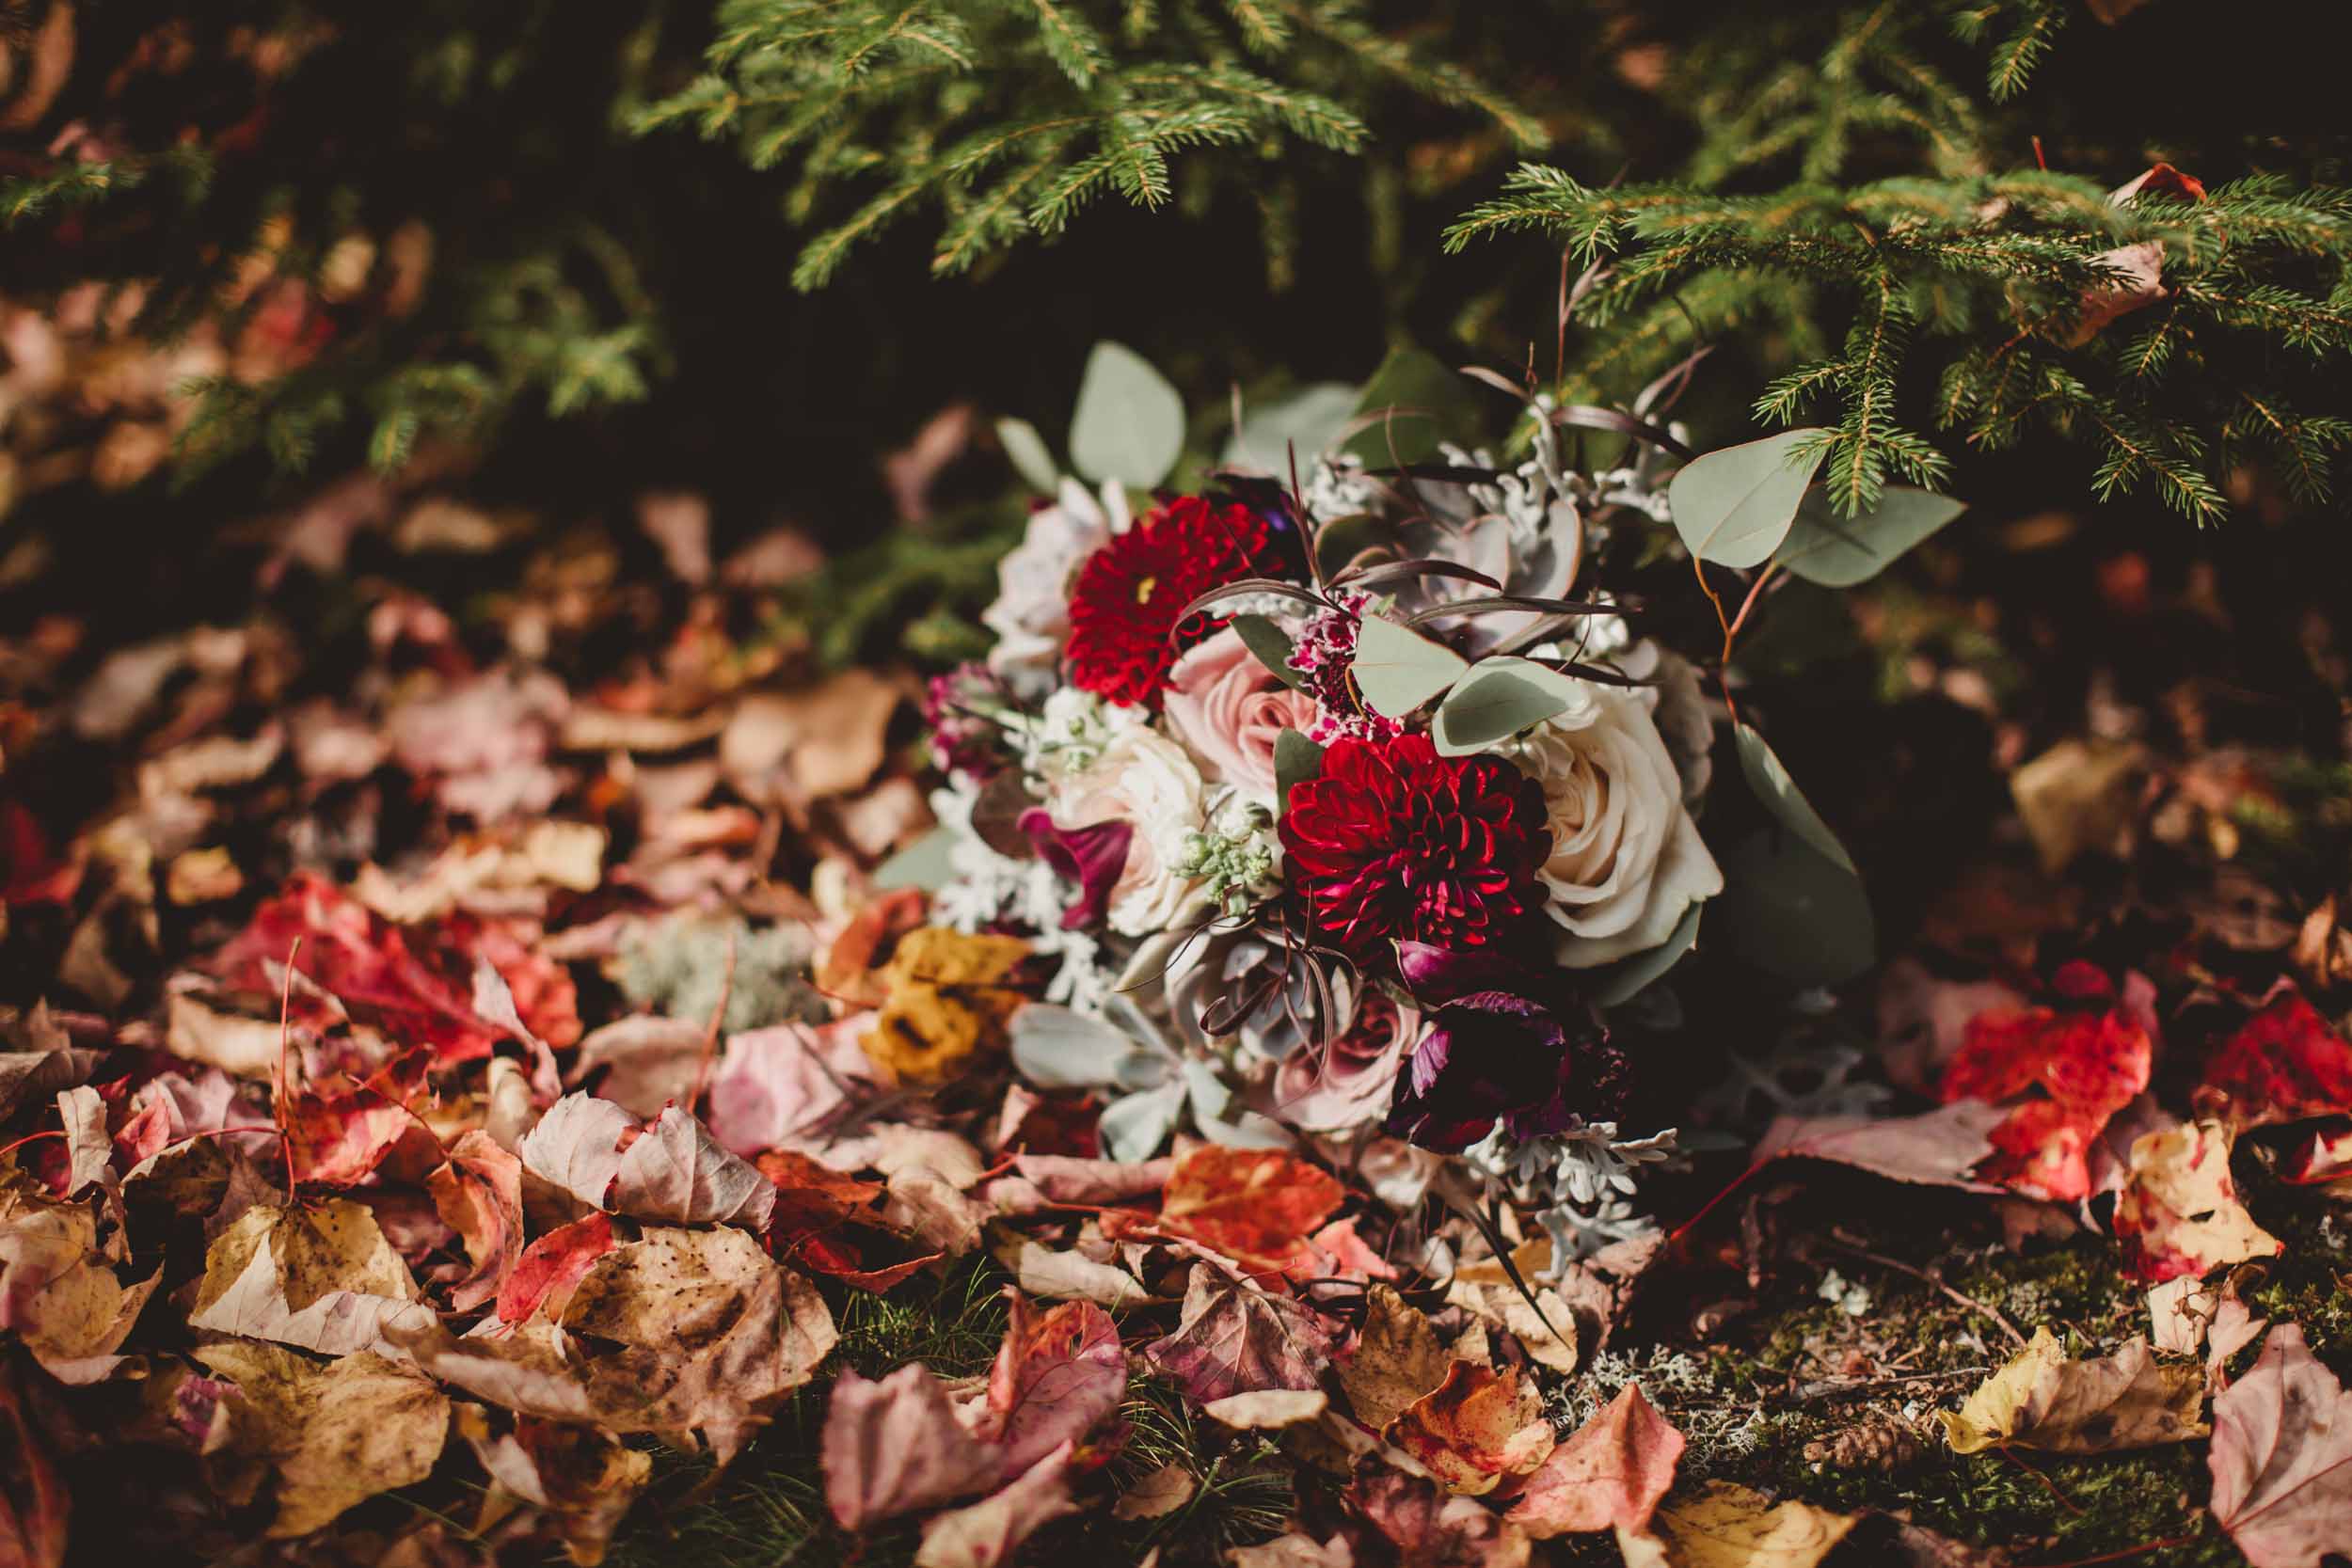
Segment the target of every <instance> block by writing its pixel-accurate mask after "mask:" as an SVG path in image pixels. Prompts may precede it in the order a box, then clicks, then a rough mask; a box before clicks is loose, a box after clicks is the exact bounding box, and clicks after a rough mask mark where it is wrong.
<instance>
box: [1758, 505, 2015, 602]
mask: <svg viewBox="0 0 2352 1568" xmlns="http://www.w3.org/2000/svg"><path fill="white" fill-rule="evenodd" d="M1967 510H1968V503H1967V502H1965V501H1957V500H1954V499H1952V498H1951V497H1949V496H1939V495H1937V494H1936V493H1935V492H1934V491H1932V490H1915V489H1913V488H1912V487H1910V486H1909V485H1904V484H1890V485H1888V486H1887V487H1886V493H1885V494H1884V495H1883V496H1882V497H1881V498H1880V499H1879V503H1878V505H1877V506H1876V507H1874V508H1872V509H1871V510H1870V511H1868V512H1867V513H1865V514H1863V515H1861V516H1859V517H1840V516H1838V515H1836V513H1834V512H1832V511H1831V510H1830V506H1829V502H1828V501H1826V500H1824V499H1822V498H1821V496H1820V493H1819V492H1817V491H1807V492H1806V493H1805V498H1804V502H1803V503H1802V504H1800V505H1799V506H1798V508H1797V520H1796V523H1795V525H1794V526H1793V527H1791V528H1790V529H1789V531H1788V539H1787V541H1786V542H1784V543H1783V544H1782V545H1781V546H1780V552H1779V553H1778V554H1777V555H1775V556H1774V557H1773V558H1772V559H1773V560H1775V561H1777V562H1780V563H1781V564H1782V565H1783V566H1786V567H1788V570H1790V571H1791V572H1794V573H1795V574H1796V575H1797V576H1799V577H1801V578H1804V579H1805V581H1807V582H1818V583H1820V585H1821V586H1822V587H1824V588H1851V587H1852V586H1853V585H1854V584H1856V583H1858V582H1867V581H1869V580H1870V579H1871V578H1874V577H1876V576H1878V575H1879V574H1880V573H1881V572H1883V571H1884V570H1886V568H1887V567H1888V566H1890V565H1892V564H1893V563H1894V561H1895V558H1896V557H1897V556H1899V555H1900V554H1902V553H1903V552H1904V551H1905V550H1907V549H1909V548H1911V546H1914V545H1916V544H1917V543H1919V541H1920V540H1922V539H1925V538H1926V537H1928V535H1930V534H1931V533H1933V532H1934V531H1936V530H1937V529H1940V528H1942V527H1943V526H1944V525H1945V524H1946V523H1948V522H1950V521H1951V520H1952V519H1953V518H1954V517H1957V516H1959V515H1961V514H1962V513H1963V512H1965V511H1967Z"/></svg>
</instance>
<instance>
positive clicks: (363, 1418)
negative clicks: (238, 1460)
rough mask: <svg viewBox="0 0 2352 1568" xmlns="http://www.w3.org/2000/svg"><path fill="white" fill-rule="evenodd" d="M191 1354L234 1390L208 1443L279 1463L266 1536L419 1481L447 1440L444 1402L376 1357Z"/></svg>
mask: <svg viewBox="0 0 2352 1568" xmlns="http://www.w3.org/2000/svg"><path fill="white" fill-rule="evenodd" d="M196 1355H197V1358H198V1359H199V1360H200V1361H202V1362H203V1363H204V1365H205V1366H207V1367H209V1368H211V1369H212V1370H214V1371H215V1372H216V1373H218V1374H219V1375H220V1376H222V1377H225V1378H228V1379H229V1380H230V1381H231V1382H232V1383H234V1384H235V1385H236V1392H235V1394H234V1395H233V1396H231V1397H230V1400H229V1401H228V1402H227V1409H228V1423H227V1431H226V1435H225V1437H221V1438H218V1439H216V1441H218V1442H220V1443H222V1444H223V1445H224V1446H226V1447H228V1448H230V1449H231V1450H232V1451H235V1452H238V1453H243V1454H246V1455H248V1456H251V1457H255V1458H260V1459H265V1460H267V1461H269V1462H270V1463H271V1464H273V1465H275V1466H276V1467H277V1470H278V1516H277V1518H276V1519H275V1520H274V1521H272V1522H271V1524H270V1527H269V1530H268V1533H269V1534H270V1535H271V1536H273V1537H283V1536H292V1535H308V1534H309V1533H310V1531H312V1530H314V1529H317V1528H320V1527H322V1526H324V1525H326V1524H328V1523H331V1522H332V1521H333V1520H334V1518H335V1517H336V1516H337V1515H338V1514H340V1513H342V1512H343V1510H345V1509H347V1508H350V1507H351V1506H352V1505H353V1504H355V1503H358V1502H362V1501H364V1500H365V1499H367V1498H369V1497H374V1496H375V1495H376V1494H377V1493H379V1492H389V1491H390V1490H392V1489H393V1488H395V1487H400V1486H409V1485H413V1484H415V1483H416V1482H418V1481H422V1480H424V1478H425V1477H426V1476H428V1475H430V1474H432V1473H433V1466H434V1463H435V1462H436V1461H437V1460H438V1459H439V1458H440V1454H441V1447H442V1444H443V1443H444V1442H445V1441H446V1440H447V1438H448V1436H449V1424H450V1402H449V1400H448V1399H447V1398H446V1397H445V1396H444V1395H443V1394H442V1393H441V1391H440V1390H439V1389H437V1388H436V1387H435V1386H433V1384H432V1382H431V1380H430V1379H428V1378H425V1377H421V1376H420V1375H418V1374H417V1373H416V1372H415V1371H413V1370H410V1369H408V1368H405V1367H403V1366H400V1365H398V1364H397V1363H395V1362H391V1361H387V1360H386V1359H384V1358H383V1357H382V1356H380V1355H373V1354H367V1353H364V1352H363V1353H361V1354H357V1355H346V1356H344V1357H342V1359H341V1360H338V1361H332V1362H329V1363H328V1364H327V1365H326V1366H324V1367H321V1366H319V1365H317V1364H316V1363H314V1362H312V1361H311V1360H310V1358H308V1357H307V1356H303V1355H299V1354H295V1353H294V1352H293V1351H290V1350H285V1349H281V1348H280V1347H278V1346H276V1345H262V1344H252V1343H234V1342H230V1343H222V1344H215V1345H206V1346H202V1347H199V1349H198V1350H197V1352H196Z"/></svg>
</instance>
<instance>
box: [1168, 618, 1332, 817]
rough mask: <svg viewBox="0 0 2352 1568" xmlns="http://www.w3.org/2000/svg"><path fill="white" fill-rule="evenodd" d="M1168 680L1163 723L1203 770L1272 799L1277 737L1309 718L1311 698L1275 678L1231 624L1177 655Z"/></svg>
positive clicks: (1301, 726)
mask: <svg viewBox="0 0 2352 1568" xmlns="http://www.w3.org/2000/svg"><path fill="white" fill-rule="evenodd" d="M1164 711H1165V712H1166V714H1167V716H1168V728H1169V729H1171V730H1174V731H1175V732H1176V738H1177V739H1179V740H1181V741H1183V742H1184V745H1185V746H1186V747H1187V748H1188V749H1189V750H1190V751H1191V752H1192V754H1193V755H1194V756H1196V757H1198V758H1200V771H1201V772H1202V774H1203V775H1205V776H1206V777H1208V778H1210V779H1212V780H1217V781H1221V782H1223V783H1225V784H1232V785H1233V786H1234V787H1235V788H1236V789H1239V790H1242V791H1244V792H1245V793H1247V794H1249V795H1253V796H1257V797H1260V798H1262V799H1263V800H1269V801H1270V800H1273V799H1274V743H1275V741H1276V739H1277V738H1279V736H1280V735H1281V733H1282V732H1283V731H1284V730H1300V731H1304V730H1305V729H1306V728H1307V726H1309V725H1310V724H1311V723H1313V722H1314V718H1315V704H1314V699H1313V698H1311V697H1310V696H1308V695H1307V694H1306V693H1305V692H1303V691H1294V690H1292V689H1290V688H1289V687H1287V686H1284V685H1283V684H1282V683H1281V682H1280V681H1279V680H1276V679H1275V678H1274V673H1273V672H1272V671H1270V670H1268V669H1267V668H1266V667H1265V666H1264V665H1263V664H1261V663H1259V662H1258V656H1257V655H1255V654H1253V653H1251V652H1250V651H1249V648H1248V644H1246V643H1245V642H1243V641H1242V640H1241V634H1240V633H1239V632H1237V631H1234V630H1232V628H1231V627H1228V628H1227V629H1226V630H1224V631H1221V632H1218V633H1217V634H1216V636H1215V637H1212V638H1210V639H1209V640H1208V641H1206V642H1203V643H1201V644H1200V646H1199V647H1197V648H1195V649H1193V650H1192V651H1191V652H1190V653H1188V654H1186V655H1184V657H1182V658H1180V659H1178V660H1177V661H1176V666H1175V668H1174V669H1172V670H1170V671H1169V672H1168V695H1167V698H1166V706H1165V709H1164Z"/></svg>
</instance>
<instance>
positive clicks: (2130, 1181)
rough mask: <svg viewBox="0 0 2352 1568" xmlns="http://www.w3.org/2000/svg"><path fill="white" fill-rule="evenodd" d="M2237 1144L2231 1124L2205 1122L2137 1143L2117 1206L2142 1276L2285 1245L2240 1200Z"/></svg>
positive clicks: (2169, 1275) (2195, 1271) (2185, 1271)
mask: <svg viewBox="0 0 2352 1568" xmlns="http://www.w3.org/2000/svg"><path fill="white" fill-rule="evenodd" d="M2230 1142H2231V1139H2230V1129H2229V1128H2228V1127H2227V1126H2226V1125H2225V1124H2223V1123H2221V1122H2218V1121H2199V1122H2183V1123H2181V1124H2180V1125H2179V1126H2178V1127H2173V1128H2169V1129H2167V1130H2166V1131H2164V1132H2150V1133H2148V1134H2147V1135H2146V1136H2144V1137H2141V1138H2139V1139H2137V1140H2136V1141H2135V1142H2134V1143H2133V1144H2132V1168H2131V1174H2130V1176H2129V1177H2127V1178H2126V1179H2125V1180H2124V1183H2123V1192H2122V1196H2120V1197H2119V1198H2117V1199H2116V1204H2115V1234H2116V1236H2117V1238H2118V1239H2119V1240H2121V1241H2122V1243H2123V1248H2124V1254H2125V1258H2126V1260H2127V1261H2128V1263H2129V1265H2130V1267H2131V1270H2132V1272H2133V1273H2134V1274H2136V1275H2138V1276H2139V1277H2140V1278H2142V1279H2146V1280H2150V1281H2163V1280H2168V1279H2178V1278H2182V1277H2184V1276H2185V1275H2205V1274H2207V1273H2210V1272H2211V1271H2213V1270H2215V1269H2217V1268H2219V1267H2221V1265H2223V1264H2224V1263H2243V1262H2245V1261H2246V1260H2247V1259H2249V1258H2270V1257H2275V1256H2276V1255H2277V1254H2278V1253H2279V1251H2280V1242H2279V1238H2278V1237H2276V1236H2273V1235H2272V1234H2271V1233H2270V1232H2269V1231H2267V1230H2265V1229H2264V1228H2263V1227H2261V1226H2259V1225H2256V1224H2255V1223H2254V1216H2253V1215H2252V1214H2249V1213H2248V1212H2247V1211H2246V1205H2245V1204H2243V1203H2241V1202H2240V1201H2238V1193H2237V1184H2236V1183H2235V1182H2234V1181H2233V1180H2231V1177H2230Z"/></svg>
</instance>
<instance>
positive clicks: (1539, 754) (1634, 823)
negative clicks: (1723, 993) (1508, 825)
mask: <svg viewBox="0 0 2352 1568" xmlns="http://www.w3.org/2000/svg"><path fill="white" fill-rule="evenodd" d="M1580 684H1581V691H1580V693H1579V696H1580V700H1579V701H1578V702H1577V704H1576V705H1574V706H1572V707H1570V708H1569V709H1568V710H1567V711H1566V712H1565V713H1560V714H1556V715H1554V716H1553V717H1551V718H1549V719H1548V720H1546V721H1544V722H1542V723H1541V724H1538V725H1536V726H1535V728H1534V730H1533V731H1532V732H1530V733H1529V735H1528V736H1527V737H1526V739H1524V740H1523V741H1522V742H1521V743H1520V750H1519V756H1518V762H1519V766H1520V767H1521V768H1524V769H1525V770H1526V771H1527V772H1528V773H1530V774H1531V775H1533V776H1534V778H1535V780H1536V781H1537V782H1538V783H1539V784H1542V785H1543V790H1544V801H1545V804H1546V806H1547V807H1548V808H1549V816H1550V827H1551V857H1550V858H1549V860H1547V861H1545V862H1544V863H1543V865H1542V866H1541V867H1540V868H1538V870H1537V872H1536V876H1537V878H1538V879H1540V880H1541V881H1542V883H1543V884H1544V888H1545V891H1546V893H1547V894H1548V897H1547V898H1546V901H1545V906H1544V908H1545V912H1546V913H1548V914H1549V915H1550V916H1551V918H1552V919H1553V920H1554V921H1556V922H1557V923H1558V924H1559V925H1560V927H1562V931H1561V935H1560V939H1559V942H1558V943H1557V954H1558V957H1559V959H1560V961H1561V962H1562V963H1564V964H1566V965H1568V966H1570V967H1571V968H1578V969H1581V968H1587V967H1590V966H1592V965H1594V964H1603V963H1608V962H1610V961H1612V960H1613V959H1616V958H1624V957H1626V956H1627V955H1628V954H1631V953H1639V952H1641V951H1643V950H1644V949H1645V948H1650V947H1655V946H1657V945H1658V944H1659V943H1660V942H1663V941H1665V940H1666V938H1667V937H1668V936H1670V935H1671V934H1673V931H1674V928H1675V925H1676V923H1677V921H1679V920H1680V919H1681V918H1682V916H1683V912H1684V911H1687V910H1688V909H1689V908H1690V907H1691V906H1692V904H1693V903H1696V902H1697V901H1698V900H1700V899H1702V898H1711V897H1713V896H1714V895H1716V894H1718V893H1721V892H1722V891H1723V890H1724V874H1723V871H1722V870H1721V868H1719V867H1718V866H1717V865H1716V864H1715V858H1714V856H1712V855H1710V854H1708V850H1707V845H1706V843H1705V842H1704V841H1703V840H1701V839H1700V837H1699V830H1698V825H1697V824H1696V823H1695V822H1693V821H1692V819H1691V812H1690V808H1689V807H1687V806H1686V805H1684V803H1683V796H1682V776H1681V774H1680V772H1679V771H1678V770H1677V768H1676V767H1675V762H1674V758H1673V757H1672V756H1671V755H1669V754H1668V752H1667V751H1666V743H1665V741H1664V740H1663V739H1662V738H1661V737H1660V736H1659V733H1658V724H1657V722H1656V721H1655V720H1653V719H1652V718H1651V715H1650V700H1649V699H1650V694H1649V693H1648V692H1646V691H1645V690H1642V689H1620V688H1616V687H1609V686H1600V685H1597V684H1594V683H1591V682H1584V683H1580Z"/></svg>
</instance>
